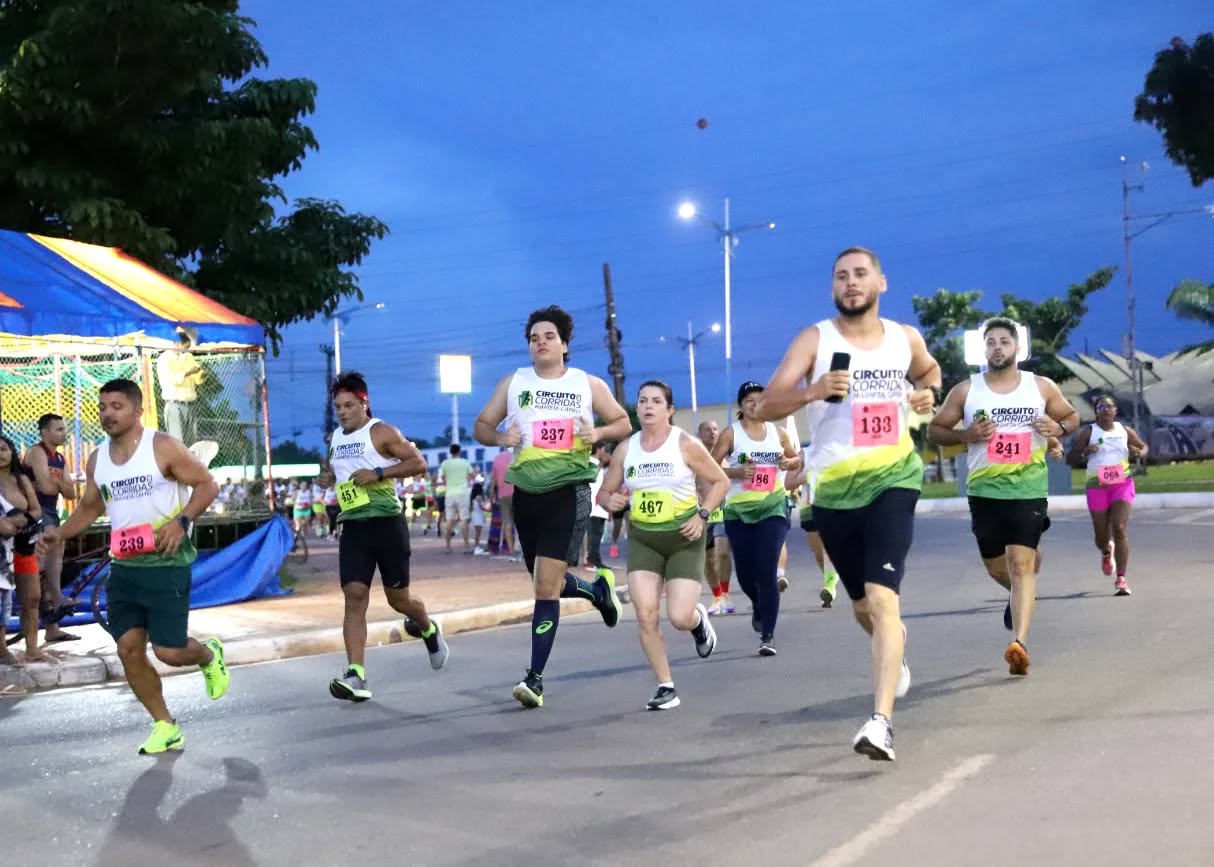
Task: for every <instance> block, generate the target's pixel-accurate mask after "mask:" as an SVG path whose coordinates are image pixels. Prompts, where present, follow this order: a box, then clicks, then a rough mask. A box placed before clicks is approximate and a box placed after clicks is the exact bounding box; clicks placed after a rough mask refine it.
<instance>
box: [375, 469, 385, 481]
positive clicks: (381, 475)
mask: <svg viewBox="0 0 1214 867" xmlns="http://www.w3.org/2000/svg"><path fill="white" fill-rule="evenodd" d="M375 478H377V479H379V480H380V481H381V482H382V481H383V480H384V468H383V467H376V468H375Z"/></svg>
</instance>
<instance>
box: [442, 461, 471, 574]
mask: <svg viewBox="0 0 1214 867" xmlns="http://www.w3.org/2000/svg"><path fill="white" fill-rule="evenodd" d="M448 451H449V452H450V454H451V457H449V458H447V459H446V460H445V461H443V463H442V465H441V466H440V467H439V469H438V474H439V478H440V479H441V480H442V482H443V483H445V484H446V486H447V502H446V504H445V508H444V510H443V514H444V516H445V517H446V519H447V553H451V537H452V536H454V535H455V525H456V524H459V525H460V530H461V531H462V532H463V535H464V553H465V554H470V553H471V552H472V549H471V548H470V547H469V544H468V530H469V523H468V520H469V517H470V516H469V513H470V511H471V507H472V497H471V485H472V477H473V475H474V474H473V471H472V465H471V464H469V463H468V461H467V460H465V459H464V457H463V455H462V454H460V451H461V450H460V447H459V443H452V444H451V448H450V449H449V450H448Z"/></svg>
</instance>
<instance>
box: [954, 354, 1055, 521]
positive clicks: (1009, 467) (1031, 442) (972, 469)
mask: <svg viewBox="0 0 1214 867" xmlns="http://www.w3.org/2000/svg"><path fill="white" fill-rule="evenodd" d="M980 411H981V412H984V413H985V414H986V417H987V418H988V419H990V420H991V421H993V422H994V423H995V434H994V436H992V437H991V438H990V440H988V441H986V442H981V443H969V444H968V445H967V446H966V481H965V489H966V493H967V494H969V495H970V496H971V497H989V498H992V499H996V500H1030V499H1040V498H1042V497H1045V496H1046V495H1047V493H1048V492H1049V472H1048V470H1047V469H1046V466H1045V437H1043V436H1041V435H1040V434H1038V433H1037V432H1036V431H1034V430H1033V422H1034V421H1036V420H1037V419H1038V418H1040V417H1041V416H1043V415H1045V398H1044V397H1042V395H1041V388H1040V387H1039V386H1038V385H1037V377H1036V376H1034V375H1033V374H1032V373H1029V372H1028V371H1021V372H1020V382H1019V383H1018V384H1017V385H1016V388H1015V389H1013V390H1012V391H1011V392H1009V393H1008V394H999V393H997V392H994V391H991V390H990V388H988V387H987V384H986V376H985V375H984V374H981V373H978V374H974V375H973V376H971V377H970V390H969V394H968V395H966V398H965V411H964V414H963V417H962V424H964V425H965V426H966V427H969V426H970V425H972V424H973V423H974V417H975V414H976V413H978V412H980Z"/></svg>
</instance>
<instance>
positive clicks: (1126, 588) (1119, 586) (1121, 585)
mask: <svg viewBox="0 0 1214 867" xmlns="http://www.w3.org/2000/svg"><path fill="white" fill-rule="evenodd" d="M1113 590H1115V591H1116V592H1115V593H1114V594H1113V595H1114V596H1129V595H1130V585H1129V584H1127V583H1126V581H1125V576H1124V575H1118V576H1117V580H1116V581H1114V582H1113Z"/></svg>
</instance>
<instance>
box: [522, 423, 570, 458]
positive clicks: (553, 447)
mask: <svg viewBox="0 0 1214 867" xmlns="http://www.w3.org/2000/svg"><path fill="white" fill-rule="evenodd" d="M531 444H532V445H533V446H535V447H536V448H537V449H546V450H548V451H553V452H564V451H569V449H571V448H573V419H571V418H546V419H543V420H542V421H533V422H532V423H531Z"/></svg>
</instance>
